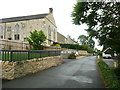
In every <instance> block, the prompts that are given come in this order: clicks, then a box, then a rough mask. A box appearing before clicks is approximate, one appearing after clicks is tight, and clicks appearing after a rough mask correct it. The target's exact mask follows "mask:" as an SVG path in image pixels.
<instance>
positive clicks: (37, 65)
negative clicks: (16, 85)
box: [1, 56, 63, 80]
mask: <svg viewBox="0 0 120 90" xmlns="http://www.w3.org/2000/svg"><path fill="white" fill-rule="evenodd" d="M62 63H63V61H62V57H61V56H52V57H44V58H38V59H31V60H25V61H16V62H9V61H2V64H1V65H2V79H8V80H13V79H15V78H19V77H23V76H25V75H27V74H31V73H36V72H39V71H42V70H44V69H48V68H50V67H53V66H58V65H60V64H62Z"/></svg>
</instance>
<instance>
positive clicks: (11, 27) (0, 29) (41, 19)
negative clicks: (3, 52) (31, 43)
mask: <svg viewBox="0 0 120 90" xmlns="http://www.w3.org/2000/svg"><path fill="white" fill-rule="evenodd" d="M34 30H43V32H44V34H45V35H46V36H47V40H46V42H45V43H43V45H45V46H50V45H51V44H53V42H59V40H60V37H59V39H58V37H57V26H56V23H55V20H54V17H53V9H52V8H49V13H46V14H37V15H30V16H21V17H12V18H3V19H0V40H2V42H0V44H1V43H2V44H4V43H6V42H8V41H12V42H11V43H13V42H19V43H20V42H22V44H21V47H23V48H24V47H25V43H26V37H28V36H29V35H30V32H31V31H34ZM62 37H63V38H64V39H66V38H65V37H64V36H62ZM62 37H61V39H63V38H62ZM6 40H7V41H6ZM11 43H7V44H9V45H11ZM63 43H65V41H64V42H63ZM7 44H5V45H7ZM15 45H16V46H18V45H17V44H14V46H15ZM19 45H20V44H19ZM1 47H3V46H1Z"/></svg>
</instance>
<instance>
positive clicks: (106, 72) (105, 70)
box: [98, 60, 120, 90]
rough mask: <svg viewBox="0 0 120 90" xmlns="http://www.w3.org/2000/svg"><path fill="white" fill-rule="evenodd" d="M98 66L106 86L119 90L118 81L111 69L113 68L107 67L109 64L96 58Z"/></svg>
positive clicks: (119, 84)
mask: <svg viewBox="0 0 120 90" xmlns="http://www.w3.org/2000/svg"><path fill="white" fill-rule="evenodd" d="M98 66H99V70H100V72H101V74H102V77H103V79H104V81H105V84H106V87H108V88H116V89H119V90H120V83H119V81H118V78H117V76H116V75H115V73H114V71H113V68H109V66H108V65H107V64H106V63H105V62H104V61H102V60H98Z"/></svg>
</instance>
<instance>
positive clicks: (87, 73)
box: [3, 56, 104, 88]
mask: <svg viewBox="0 0 120 90" xmlns="http://www.w3.org/2000/svg"><path fill="white" fill-rule="evenodd" d="M95 60H96V57H95V56H90V57H85V58H81V59H77V60H69V59H64V62H65V63H64V64H62V65H60V66H57V67H52V68H50V69H47V70H45V71H42V72H38V73H36V74H31V75H28V76H25V77H22V78H19V79H15V80H12V81H3V88H104V84H103V81H102V80H101V78H100V76H99V72H98V70H97V65H96V62H95Z"/></svg>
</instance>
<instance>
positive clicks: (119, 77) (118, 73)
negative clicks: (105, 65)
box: [114, 67, 120, 80]
mask: <svg viewBox="0 0 120 90" xmlns="http://www.w3.org/2000/svg"><path fill="white" fill-rule="evenodd" d="M114 72H115V74H116V75H117V76H118V79H119V80H120V67H117V68H115V69H114Z"/></svg>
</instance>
